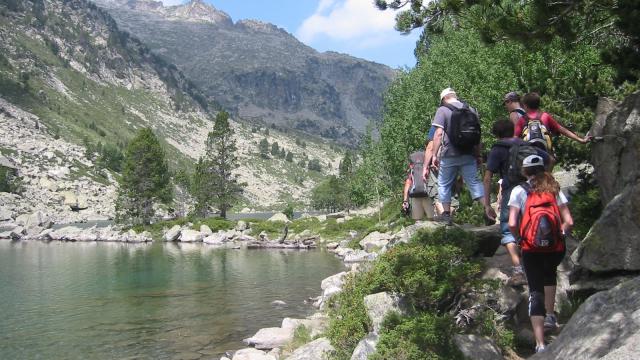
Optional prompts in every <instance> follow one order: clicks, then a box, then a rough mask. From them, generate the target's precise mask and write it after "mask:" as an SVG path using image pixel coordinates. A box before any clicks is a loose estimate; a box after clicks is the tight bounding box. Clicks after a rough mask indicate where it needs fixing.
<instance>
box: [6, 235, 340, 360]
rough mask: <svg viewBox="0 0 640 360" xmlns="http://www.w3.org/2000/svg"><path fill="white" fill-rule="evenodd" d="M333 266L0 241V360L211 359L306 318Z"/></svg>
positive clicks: (211, 252)
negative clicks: (288, 320) (293, 320)
mask: <svg viewBox="0 0 640 360" xmlns="http://www.w3.org/2000/svg"><path fill="white" fill-rule="evenodd" d="M342 269H343V265H342V263H341V261H340V260H338V259H337V258H335V257H334V256H333V255H331V254H330V253H327V252H326V251H323V250H312V251H299V250H287V251H285V250H246V249H241V250H230V249H214V248H211V247H209V246H207V245H203V244H173V243H168V244H163V243H153V244H120V243H95V242H94V243H79V242H76V243H67V242H50V243H43V242H36V241H30V242H11V241H2V242H0V304H2V305H1V306H0V359H216V360H217V359H219V358H220V356H221V355H223V354H224V353H225V351H228V350H237V349H240V348H242V347H244V345H243V344H242V339H244V338H247V337H250V336H252V335H253V334H254V333H255V332H256V331H257V330H259V329H260V328H264V327H273V326H276V327H277V326H280V323H281V321H282V319H283V318H284V317H295V318H301V317H305V316H308V315H310V314H312V313H313V312H314V309H313V308H312V306H311V305H309V304H306V303H305V299H307V298H309V297H313V296H317V295H319V293H320V282H321V281H322V279H324V278H326V277H327V276H330V275H332V274H335V273H337V272H340V271H341V270H342ZM275 300H281V301H284V302H285V303H286V305H284V306H274V305H272V302H273V301H275Z"/></svg>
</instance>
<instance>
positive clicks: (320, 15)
mask: <svg viewBox="0 0 640 360" xmlns="http://www.w3.org/2000/svg"><path fill="white" fill-rule="evenodd" d="M394 24H395V13H394V12H393V11H390V10H387V11H380V10H378V9H377V8H376V6H375V4H374V1H373V0H320V2H319V4H318V7H317V9H316V11H315V13H314V14H313V15H311V16H310V17H308V18H307V19H306V20H305V21H304V22H303V23H302V25H301V26H300V28H299V29H298V31H297V35H298V38H299V39H300V40H302V41H303V42H305V43H307V44H310V43H312V42H313V41H314V40H315V39H316V38H318V37H322V36H326V37H328V38H330V39H332V40H341V41H349V42H352V41H353V42H354V43H356V44H358V46H359V47H362V46H367V47H369V46H373V45H382V44H383V43H384V42H386V41H392V39H393V37H391V36H389V34H394V36H396V37H397V36H400V34H398V33H397V32H396V31H395V30H394V28H393V26H394Z"/></svg>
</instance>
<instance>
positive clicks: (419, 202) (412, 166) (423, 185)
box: [402, 139, 437, 220]
mask: <svg viewBox="0 0 640 360" xmlns="http://www.w3.org/2000/svg"><path fill="white" fill-rule="evenodd" d="M427 141H429V140H428V139H427ZM432 144H433V142H431V141H430V142H429V143H428V144H427V146H425V150H424V151H422V150H419V151H416V152H414V153H412V154H411V155H409V169H408V171H407V179H406V180H405V183H404V191H403V194H402V195H403V201H402V209H403V212H405V213H407V214H408V213H409V211H410V213H411V218H412V219H413V220H422V219H423V218H425V217H426V219H427V220H433V217H434V205H435V204H434V198H435V195H436V194H437V192H436V191H434V190H435V184H433V183H432V182H431V181H430V179H431V177H430V176H428V175H427V176H426V177H425V175H424V174H425V170H423V168H425V167H426V168H428V167H429V166H431V164H430V161H429V163H427V162H425V161H424V160H425V154H428V153H429V152H430V151H431V150H430V148H431V147H433V145H432ZM429 159H431V157H429ZM426 173H427V174H429V170H428V169H427V170H426ZM409 201H410V202H409ZM436 212H437V210H436Z"/></svg>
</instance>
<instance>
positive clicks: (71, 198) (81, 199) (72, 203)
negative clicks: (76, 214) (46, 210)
mask: <svg viewBox="0 0 640 360" xmlns="http://www.w3.org/2000/svg"><path fill="white" fill-rule="evenodd" d="M62 196H63V197H64V204H65V205H67V206H69V208H71V210H74V211H78V210H84V209H86V208H88V207H89V205H88V204H87V198H86V197H85V196H82V195H76V193H75V192H73V191H65V192H63V193H62Z"/></svg>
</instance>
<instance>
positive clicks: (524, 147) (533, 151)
mask: <svg viewBox="0 0 640 360" xmlns="http://www.w3.org/2000/svg"><path fill="white" fill-rule="evenodd" d="M494 146H502V147H506V148H507V149H509V158H508V160H507V161H506V163H504V164H503V165H502V175H503V176H506V180H507V182H508V184H509V187H513V186H516V185H519V184H521V183H523V182H525V181H526V180H527V179H526V178H525V177H524V176H523V175H522V161H523V160H524V159H525V158H526V157H527V156H529V155H538V154H539V149H538V148H537V147H536V146H535V145H532V144H529V143H520V142H509V141H503V140H499V141H498V142H496V144H495V145H494Z"/></svg>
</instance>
